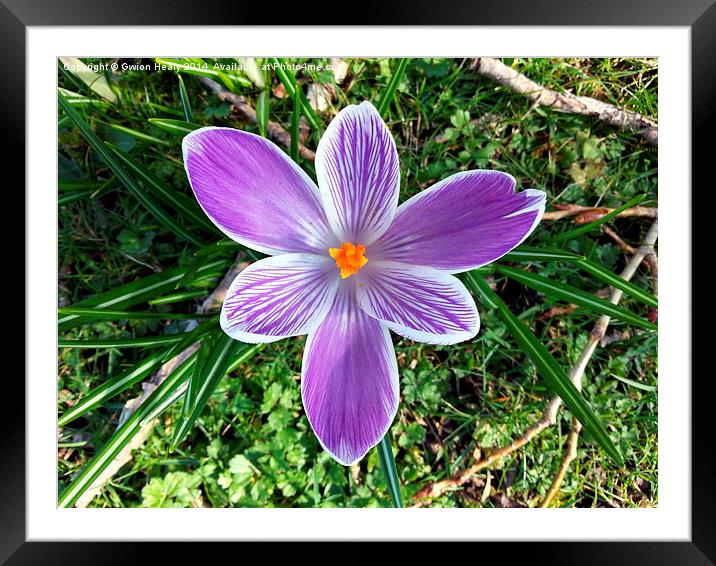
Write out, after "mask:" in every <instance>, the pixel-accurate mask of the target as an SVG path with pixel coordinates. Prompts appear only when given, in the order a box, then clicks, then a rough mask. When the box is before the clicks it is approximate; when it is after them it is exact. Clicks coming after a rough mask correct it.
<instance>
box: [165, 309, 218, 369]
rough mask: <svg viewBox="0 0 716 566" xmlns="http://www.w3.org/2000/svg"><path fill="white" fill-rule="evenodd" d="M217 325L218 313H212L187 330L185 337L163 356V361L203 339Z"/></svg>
mask: <svg viewBox="0 0 716 566" xmlns="http://www.w3.org/2000/svg"><path fill="white" fill-rule="evenodd" d="M218 327H219V315H218V314H214V316H213V317H212V318H210V319H208V320H205V321H204V322H202V323H201V324H199V325H198V326H197V327H196V328H194V330H192V331H191V332H188V333H187V334H186V338H184V339H183V340H182V341H181V342H179V343H177V344H176V345H175V346H174V347H173V348H172V349H171V350H170V351H169V352H168V353H167V354H166V355H165V356H164V360H163V361H165V362H166V361H167V360H169V359H171V358H173V357H174V356H176V355H177V354H178V353H179V352H181V351H182V350H184V349H185V348H188V347H189V346H191V345H192V344H193V343H194V342H196V341H198V340H201V339H203V337H204V335H206V334H208V333H210V332H213V331H214V330H216V329H217V328H218Z"/></svg>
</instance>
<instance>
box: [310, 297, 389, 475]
mask: <svg viewBox="0 0 716 566" xmlns="http://www.w3.org/2000/svg"><path fill="white" fill-rule="evenodd" d="M352 289H353V286H349V285H343V286H342V287H341V290H340V291H339V292H338V294H337V295H336V299H335V302H334V304H333V306H332V307H331V310H330V311H329V312H328V314H327V315H326V317H325V318H324V319H323V321H322V322H321V323H320V325H319V326H318V328H317V329H316V330H315V331H314V332H312V333H311V334H309V335H308V341H307V342H306V349H305V351H304V354H303V370H302V378H301V395H302V397H303V406H304V408H305V410H306V415H307V416H308V420H309V422H310V423H311V427H313V431H314V432H315V433H316V436H317V437H318V440H319V442H320V443H321V445H322V446H323V447H324V448H325V449H326V450H327V451H328V452H329V453H330V454H331V456H333V458H335V459H336V460H337V461H338V462H340V463H341V464H343V465H345V466H348V465H350V464H353V463H355V462H357V461H358V460H360V459H361V458H363V456H365V454H366V453H367V452H368V451H369V450H370V449H371V448H373V447H374V446H375V445H376V444H378V442H380V440H381V438H383V436H384V435H385V433H386V432H387V431H388V428H389V427H390V424H391V423H392V422H393V418H394V417H395V413H396V411H397V410H398V365H397V363H396V359H395V351H394V349H393V343H392V342H391V340H390V333H389V332H388V329H387V328H386V327H385V326H384V325H383V324H381V323H380V322H378V321H377V320H375V319H373V318H371V317H369V316H367V315H366V314H365V313H364V312H363V311H362V310H361V309H360V308H359V307H358V305H357V303H356V301H355V296H354V294H353V291H352Z"/></svg>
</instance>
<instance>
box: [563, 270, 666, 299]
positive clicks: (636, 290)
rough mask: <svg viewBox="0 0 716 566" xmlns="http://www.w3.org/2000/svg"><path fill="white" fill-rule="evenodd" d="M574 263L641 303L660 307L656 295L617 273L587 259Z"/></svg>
mask: <svg viewBox="0 0 716 566" xmlns="http://www.w3.org/2000/svg"><path fill="white" fill-rule="evenodd" d="M574 263H575V265H576V266H577V267H578V268H579V269H581V270H582V271H586V272H587V273H589V274H590V275H593V276H594V277H596V278H597V279H599V280H600V281H603V282H604V283H607V284H609V285H611V286H612V287H615V288H616V289H620V290H621V291H623V292H624V293H625V294H627V295H629V296H630V297H633V298H634V299H637V300H638V301H641V302H643V303H645V304H647V305H649V306H650V307H654V308H658V307H659V299H657V298H656V297H655V296H654V295H652V294H651V293H649V292H648V291H645V290H644V289H642V288H640V287H638V286H637V285H634V283H632V282H631V281H627V280H626V279H624V278H623V277H620V276H619V275H617V274H616V273H612V272H611V271H609V270H608V269H606V268H605V267H602V266H601V265H599V264H598V263H596V262H594V261H591V260H588V259H586V258H585V259H584V260H581V261H579V260H578V261H575V262H574Z"/></svg>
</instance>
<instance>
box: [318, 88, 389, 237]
mask: <svg viewBox="0 0 716 566" xmlns="http://www.w3.org/2000/svg"><path fill="white" fill-rule="evenodd" d="M316 177H317V178H318V186H319V187H320V188H321V199H322V200H323V205H324V207H325V210H326V214H327V216H328V221H329V223H330V225H331V227H332V228H333V230H334V232H335V234H336V236H338V238H339V239H340V240H341V241H342V242H353V243H355V244H363V245H367V244H370V243H372V242H373V241H375V240H376V238H378V237H379V236H380V235H381V234H383V233H384V232H385V231H386V230H387V229H388V226H390V223H391V221H392V220H393V217H394V216H395V211H396V208H397V206H398V190H399V187H400V169H399V167H398V152H397V150H396V148H395V141H393V137H392V136H391V135H390V131H389V130H388V128H387V126H386V125H385V122H383V120H382V119H381V117H380V115H379V114H378V111H377V110H376V109H375V107H374V106H373V105H372V104H371V103H370V102H363V103H362V104H360V105H357V106H355V105H352V106H346V107H345V108H344V109H343V110H341V111H340V112H339V113H338V115H337V116H336V117H335V118H334V119H333V121H332V122H331V123H330V124H329V126H328V128H327V129H326V132H325V134H323V137H322V138H321V141H320V142H319V144H318V148H317V149H316Z"/></svg>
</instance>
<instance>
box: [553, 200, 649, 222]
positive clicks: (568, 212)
mask: <svg viewBox="0 0 716 566" xmlns="http://www.w3.org/2000/svg"><path fill="white" fill-rule="evenodd" d="M553 208H554V209H555V210H550V211H549V212H545V213H544V215H543V216H542V220H561V219H562V218H569V217H571V216H574V217H575V218H574V220H573V222H574V223H575V224H589V223H590V222H594V221H595V220H599V219H600V218H602V217H603V216H606V215H607V214H609V213H610V212H613V211H614V209H613V208H603V207H598V206H580V205H578V204H555V205H553ZM628 216H632V217H640V218H657V217H658V216H659V209H658V208H656V207H651V206H632V207H631V208H627V209H626V210H623V211H622V212H620V213H619V214H617V218H624V217H628Z"/></svg>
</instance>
